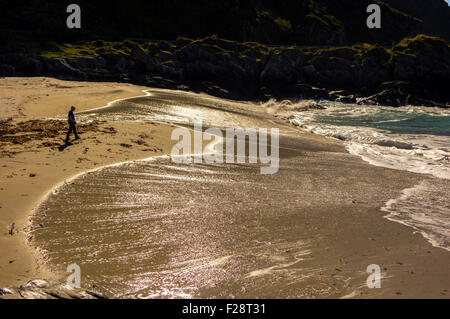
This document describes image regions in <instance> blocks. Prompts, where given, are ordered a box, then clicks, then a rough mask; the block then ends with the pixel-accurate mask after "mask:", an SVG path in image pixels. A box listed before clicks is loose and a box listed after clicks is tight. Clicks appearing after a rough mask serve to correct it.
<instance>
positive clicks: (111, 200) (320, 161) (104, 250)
mask: <svg viewBox="0 0 450 319" xmlns="http://www.w3.org/2000/svg"><path fill="white" fill-rule="evenodd" d="M150 93H151V94H150V96H149V97H148V98H135V99H130V100H127V101H123V102H120V103H116V104H114V105H112V106H111V107H110V108H107V109H102V110H97V111H94V112H87V113H85V114H83V116H85V117H86V118H90V117H101V118H104V119H107V120H113V121H118V122H121V121H123V120H144V119H145V120H166V121H172V122H175V123H177V124H183V123H184V124H186V125H188V124H189V123H190V121H191V120H192V119H202V120H204V121H205V124H206V125H205V126H207V125H210V126H211V125H212V126H218V127H222V128H223V127H227V126H231V127H234V126H242V127H279V128H280V131H281V133H282V136H281V137H280V144H281V145H280V157H281V162H280V170H279V173H277V174H275V175H266V176H264V175H260V174H259V166H258V165H250V164H244V165H230V164H226V165H224V164H220V165H219V164H217V165H206V164H174V163H172V162H171V161H170V159H167V158H161V159H155V160H152V161H146V162H139V163H134V164H125V165H120V166H115V167H111V168H106V169H104V170H101V171H97V172H95V173H91V174H88V175H83V176H82V177H80V178H78V179H76V180H74V181H73V184H69V185H66V186H64V187H62V188H60V189H58V192H57V193H56V194H54V195H51V196H50V197H49V199H48V200H47V201H45V202H43V203H42V205H41V206H40V207H39V209H38V211H37V213H36V215H35V217H34V219H33V228H32V230H31V233H32V234H33V236H34V239H33V245H35V246H36V247H38V248H39V249H41V252H42V254H43V256H45V258H46V262H47V263H48V266H49V268H50V269H51V270H52V272H53V273H57V274H59V275H60V276H64V274H63V273H64V270H65V267H66V266H67V264H70V263H74V262H75V263H79V265H80V266H81V267H82V270H83V274H84V275H83V276H84V277H83V278H84V279H83V280H84V284H85V285H86V286H87V288H95V289H98V290H100V291H101V292H102V293H105V294H106V295H109V296H111V297H126V298H129V297H142V298H149V297H151V298H170V297H194V298H196V297H207V298H215V297H222V298H234V297H237V298H255V297H266V298H350V297H356V298H358V297H362V298H448V293H449V292H448V289H449V287H450V276H449V273H450V269H449V267H448V265H449V262H450V254H449V252H448V251H446V250H444V249H441V248H435V247H432V246H431V245H430V244H429V243H428V242H427V240H426V239H425V238H423V237H422V236H421V235H420V234H418V233H414V231H413V229H411V228H409V227H406V226H404V225H401V224H397V223H394V222H391V221H389V220H387V219H386V218H383V216H384V215H385V213H383V212H382V211H381V210H380V208H381V207H383V206H384V205H385V203H386V202H387V201H388V200H390V199H393V198H397V197H398V196H399V195H400V194H401V191H402V190H403V189H406V188H409V187H412V186H414V185H417V184H419V183H421V182H422V181H424V180H430V181H433V178H432V177H429V176H426V175H418V174H412V173H407V172H403V171H397V170H390V169H384V168H379V167H374V166H371V165H369V164H367V163H365V162H363V161H362V160H361V159H360V158H358V157H356V156H352V155H350V154H348V153H347V152H346V151H345V149H344V147H343V145H342V143H340V142H339V141H337V140H332V139H327V138H323V137H319V136H315V135H311V134H308V133H305V132H302V131H300V130H297V129H295V128H293V127H290V126H288V125H286V124H285V123H284V122H283V120H281V119H277V118H274V117H271V116H269V115H268V114H267V113H268V112H267V110H263V109H260V108H255V107H254V106H252V105H249V104H246V103H233V102H230V101H224V100H220V99H214V98H211V97H207V96H205V95H195V94H187V93H184V92H171V91H167V90H151V91H150ZM68 203H70V205H69V204H68ZM370 264H377V265H380V267H381V270H382V276H383V278H382V283H381V289H368V288H367V286H366V279H367V276H368V274H367V273H366V268H367V266H368V265H370Z"/></svg>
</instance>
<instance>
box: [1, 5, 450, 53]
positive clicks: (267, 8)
mask: <svg viewBox="0 0 450 319" xmlns="http://www.w3.org/2000/svg"><path fill="white" fill-rule="evenodd" d="M72 2H73V1H69V0H47V1H36V0H22V1H8V0H0V12H2V19H1V20H0V29H16V30H28V31H31V32H33V36H35V37H38V38H44V39H52V40H73V39H87V38H114V39H117V38H123V37H128V38H147V39H148V38H150V39H166V40H174V39H176V38H177V37H178V36H180V35H183V36H188V37H191V38H197V37H205V36H208V35H212V34H217V35H218V36H219V37H222V38H227V39H233V40H238V41H258V42H263V43H267V44H294V43H295V44H300V45H345V44H352V43H356V42H369V43H375V42H376V43H380V44H388V45H390V44H392V42H397V41H399V40H400V39H402V38H404V37H407V36H415V35H416V34H419V33H423V31H426V32H430V33H433V34H442V35H447V33H449V32H450V31H449V30H450V28H449V27H448V23H449V21H450V20H449V19H448V6H447V5H446V4H445V2H444V1H443V0H429V1H422V0H414V1H401V0H385V1H380V0H358V1H355V0H340V1H335V0H284V1H272V0H247V1H241V0H223V1H209V0H151V1H139V0H127V1H121V0H98V1H95V2H93V1H90V0H78V1H77V4H79V5H80V6H81V9H82V28H81V29H80V30H69V29H67V27H66V18H67V16H68V14H67V13H66V7H67V6H68V5H69V4H70V3H72ZM374 2H375V3H378V4H380V6H381V7H382V28H381V29H380V30H370V29H368V28H367V26H366V19H367V16H368V14H367V13H366V8H367V6H368V5H369V4H370V3H374ZM405 3H406V4H405ZM387 4H389V5H387ZM399 10H400V11H399ZM402 11H405V12H406V13H407V14H406V13H404V12H402ZM416 17H419V18H421V19H422V20H419V19H417V18H416ZM441 24H442V27H441ZM441 29H442V30H441ZM426 32H425V33H426ZM0 34H1V32H0Z"/></svg>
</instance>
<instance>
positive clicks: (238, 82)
mask: <svg viewBox="0 0 450 319" xmlns="http://www.w3.org/2000/svg"><path fill="white" fill-rule="evenodd" d="M15 47H16V48H20V53H15V52H8V51H7V52H5V53H4V54H2V55H0V76H13V75H16V76H22V75H27V76H30V75H32V76H34V75H41V76H43V75H45V76H54V77H58V78H63V79H71V80H100V81H122V82H132V83H137V84H143V85H147V86H152V87H163V88H171V89H182V90H194V91H202V92H207V93H209V94H212V95H217V96H220V97H226V98H233V99H254V100H260V99H263V100H264V99H268V98H270V97H274V98H278V99H284V98H292V99H297V98H328V99H333V100H334V99H337V98H338V99H339V100H340V101H344V102H353V101H355V100H356V99H357V98H358V99H361V101H362V103H372V104H377V103H378V104H386V105H393V106H398V105H404V104H405V103H413V104H416V103H417V104H426V105H441V106H446V104H447V103H448V102H449V101H450V96H449V94H450V93H449V92H448V89H447V83H449V79H450V49H449V46H448V45H447V43H446V42H445V41H443V40H441V39H439V38H433V37H428V36H423V35H420V36H417V37H415V38H409V39H404V40H402V41H400V42H399V43H398V44H396V45H395V46H393V48H392V49H386V48H384V47H381V46H378V45H371V44H360V45H355V46H351V47H329V48H323V47H296V46H290V47H285V46H265V45H261V44H258V43H254V42H245V43H242V42H236V41H230V40H223V39H220V38H217V37H208V38H204V39H200V40H191V39H187V38H179V39H178V40H177V41H175V42H167V41H154V42H133V41H123V42H107V41H100V40H98V41H90V42H82V43H74V44H64V45H57V44H54V43H53V44H50V45H47V47H42V48H41V49H40V51H38V50H36V48H34V49H33V50H30V51H27V50H24V49H23V47H21V46H19V45H15ZM36 52H37V53H36ZM336 92H339V95H336Z"/></svg>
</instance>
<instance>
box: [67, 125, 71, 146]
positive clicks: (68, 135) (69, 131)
mask: <svg viewBox="0 0 450 319" xmlns="http://www.w3.org/2000/svg"><path fill="white" fill-rule="evenodd" d="M72 131H73V125H72V124H70V125H69V130H68V131H67V135H66V144H67V143H69V137H70V133H72Z"/></svg>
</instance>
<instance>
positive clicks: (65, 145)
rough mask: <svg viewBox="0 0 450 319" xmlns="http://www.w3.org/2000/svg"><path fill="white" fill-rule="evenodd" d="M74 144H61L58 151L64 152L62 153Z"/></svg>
mask: <svg viewBox="0 0 450 319" xmlns="http://www.w3.org/2000/svg"><path fill="white" fill-rule="evenodd" d="M72 145H73V144H72V143H70V142H69V143H65V142H64V144H61V145H60V146H58V151H60V152H62V151H64V150H65V149H66V148H67V147H69V146H72Z"/></svg>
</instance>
